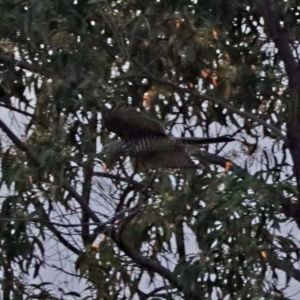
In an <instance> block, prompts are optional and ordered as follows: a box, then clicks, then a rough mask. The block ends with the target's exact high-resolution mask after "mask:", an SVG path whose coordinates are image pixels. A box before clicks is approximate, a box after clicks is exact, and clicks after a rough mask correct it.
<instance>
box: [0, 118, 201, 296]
mask: <svg viewBox="0 0 300 300" xmlns="http://www.w3.org/2000/svg"><path fill="white" fill-rule="evenodd" d="M0 128H1V129H2V130H3V131H4V132H5V133H6V134H7V136H8V137H9V138H10V140H11V141H12V142H13V143H14V144H15V146H16V147H17V148H19V149H20V150H22V151H24V152H25V153H26V155H27V157H28V159H29V160H31V161H32V162H33V163H34V164H35V165H36V167H37V168H42V166H41V164H40V162H39V160H38V155H37V154H36V153H35V152H34V151H33V150H32V149H31V148H30V147H28V146H27V145H26V144H25V143H23V142H22V141H21V140H20V139H19V138H18V137H17V136H16V135H15V134H14V133H13V132H12V131H11V130H10V129H9V128H8V127H7V125H6V124H5V123H4V122H3V121H2V120H1V119H0ZM54 177H55V179H56V181H57V182H58V183H60V185H61V187H63V188H64V189H65V190H66V191H68V192H69V193H70V195H71V196H72V197H73V198H74V199H75V200H76V201H77V202H78V203H79V205H80V206H81V208H82V209H83V210H85V211H86V212H87V213H88V214H89V216H90V218H91V219H92V220H93V221H94V222H97V223H99V227H98V228H99V231H101V230H102V231H106V234H107V235H109V236H110V237H111V238H113V240H114V241H115V243H116V244H117V245H118V247H119V248H120V249H121V250H122V251H123V252H124V253H125V254H126V255H128V256H129V257H130V258H131V259H132V260H133V261H134V262H135V263H137V264H139V265H141V266H142V267H144V268H146V269H147V270H149V271H152V272H155V273H157V274H159V275H160V276H162V277H163V278H165V279H167V280H168V281H169V282H170V283H172V284H173V285H174V286H175V287H177V288H178V289H179V290H182V286H181V285H180V283H179V281H178V279H177V278H174V276H173V274H172V272H171V271H169V270H168V269H167V268H165V267H164V266H162V265H161V264H159V263H158V262H155V261H154V260H151V259H148V258H146V257H144V256H143V255H142V254H141V253H140V252H139V251H136V250H134V249H132V248H131V247H130V246H129V245H128V244H127V243H126V242H125V241H123V240H120V239H118V237H117V236H116V234H115V233H114V231H113V230H106V226H105V225H104V224H103V223H102V222H101V221H100V219H99V218H98V216H97V215H96V214H95V212H94V211H92V210H91V208H90V207H89V206H88V205H87V203H86V201H85V199H84V198H83V197H82V196H80V195H79V194H78V193H77V192H76V190H75V189H74V188H73V187H72V186H71V185H70V183H69V182H68V181H67V180H66V179H65V178H61V176H59V174H54ZM191 294H192V295H191V296H190V298H191V299H195V300H196V299H199V297H198V295H199V294H198V293H197V292H196V291H191Z"/></svg>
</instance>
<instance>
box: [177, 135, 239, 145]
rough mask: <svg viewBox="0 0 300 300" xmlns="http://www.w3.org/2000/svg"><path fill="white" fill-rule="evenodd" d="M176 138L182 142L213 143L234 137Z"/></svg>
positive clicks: (231, 140) (227, 141)
mask: <svg viewBox="0 0 300 300" xmlns="http://www.w3.org/2000/svg"><path fill="white" fill-rule="evenodd" d="M176 140H178V141H180V142H181V143H184V144H214V143H229V142H233V141H235V139H234V138H232V137H230V136H227V135H223V136H218V137H211V138H210V137H204V138H197V137H176Z"/></svg>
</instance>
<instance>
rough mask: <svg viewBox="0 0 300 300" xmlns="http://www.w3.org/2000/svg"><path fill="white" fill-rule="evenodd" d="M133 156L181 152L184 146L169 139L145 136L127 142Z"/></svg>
mask: <svg viewBox="0 0 300 300" xmlns="http://www.w3.org/2000/svg"><path fill="white" fill-rule="evenodd" d="M126 144H127V145H126V146H127V147H128V148H130V150H131V151H130V152H132V154H131V155H132V156H140V157H143V156H148V155H152V154H155V153H161V152H181V151H184V146H182V145H181V144H179V143H178V142H176V141H175V140H174V139H172V138H169V137H157V136H145V137H144V138H137V139H131V140H128V141H126Z"/></svg>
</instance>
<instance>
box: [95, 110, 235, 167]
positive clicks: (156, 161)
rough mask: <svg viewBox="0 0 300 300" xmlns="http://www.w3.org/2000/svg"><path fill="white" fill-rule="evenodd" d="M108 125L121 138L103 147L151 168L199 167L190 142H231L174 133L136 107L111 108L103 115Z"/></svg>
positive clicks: (106, 151) (114, 155)
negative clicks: (174, 134)
mask: <svg viewBox="0 0 300 300" xmlns="http://www.w3.org/2000/svg"><path fill="white" fill-rule="evenodd" d="M103 124H104V127H105V128H106V129H107V130H108V131H112V132H114V133H116V134H117V135H118V136H119V137H120V138H121V139H120V140H115V141H113V142H111V143H109V144H106V145H105V146H104V147H103V150H102V151H101V154H105V155H107V156H109V157H110V158H114V159H115V158H118V157H120V156H130V157H134V158H137V159H138V161H139V162H140V163H142V165H144V166H146V167H149V168H172V169H177V168H185V169H187V168H198V167H199V166H198V165H197V164H195V163H194V162H193V160H192V159H191V157H190V156H189V154H188V153H187V151H186V144H208V143H227V142H231V141H234V139H232V138H230V137H228V136H220V137H216V138H194V137H189V138H187V137H173V136H169V135H167V134H166V132H165V128H164V126H163V125H162V123H161V122H159V121H158V120H156V119H154V118H152V117H150V116H149V115H148V114H147V113H145V112H142V111H138V110H136V109H135V108H122V109H113V110H110V111H109V112H108V113H107V114H106V115H105V116H103Z"/></svg>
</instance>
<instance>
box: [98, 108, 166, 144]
mask: <svg viewBox="0 0 300 300" xmlns="http://www.w3.org/2000/svg"><path fill="white" fill-rule="evenodd" d="M103 121H104V126H105V127H106V129H107V130H109V131H112V132H114V133H116V134H117V135H118V136H120V137H121V138H122V139H132V138H140V137H145V135H148V136H149V135H156V136H166V134H165V129H164V126H163V125H162V124H161V123H160V122H159V121H158V120H155V119H153V118H151V117H149V116H148V115H147V114H146V113H144V112H140V111H137V110H136V109H135V108H121V109H120V108H117V109H113V110H110V111H109V112H108V113H107V114H106V115H105V116H104V117H103Z"/></svg>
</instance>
